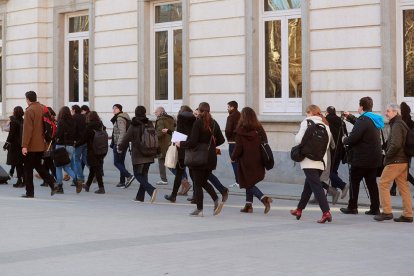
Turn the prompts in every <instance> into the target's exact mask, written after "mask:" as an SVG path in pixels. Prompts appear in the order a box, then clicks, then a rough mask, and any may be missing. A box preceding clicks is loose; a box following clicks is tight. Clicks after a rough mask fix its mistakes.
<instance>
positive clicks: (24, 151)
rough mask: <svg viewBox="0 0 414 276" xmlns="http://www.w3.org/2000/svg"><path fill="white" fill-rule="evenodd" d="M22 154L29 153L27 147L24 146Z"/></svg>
mask: <svg viewBox="0 0 414 276" xmlns="http://www.w3.org/2000/svg"><path fill="white" fill-rule="evenodd" d="M22 154H23V155H24V156H26V155H27V148H22Z"/></svg>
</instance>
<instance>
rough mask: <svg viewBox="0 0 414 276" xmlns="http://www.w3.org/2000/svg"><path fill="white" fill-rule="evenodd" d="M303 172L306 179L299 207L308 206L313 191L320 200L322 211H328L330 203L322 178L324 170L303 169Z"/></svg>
mask: <svg viewBox="0 0 414 276" xmlns="http://www.w3.org/2000/svg"><path fill="white" fill-rule="evenodd" d="M303 172H304V173H305V176H306V179H305V185H304V186H303V191H302V195H301V197H300V201H299V204H298V209H302V210H303V209H305V208H306V205H307V204H308V202H309V199H310V197H311V195H312V193H313V194H314V195H315V198H316V199H317V200H318V203H319V207H320V208H321V210H322V212H324V213H325V212H328V211H329V203H328V200H327V199H326V196H325V192H324V191H323V188H322V183H321V179H320V177H321V174H322V171H321V170H318V169H303Z"/></svg>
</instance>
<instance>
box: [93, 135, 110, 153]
mask: <svg viewBox="0 0 414 276" xmlns="http://www.w3.org/2000/svg"><path fill="white" fill-rule="evenodd" d="M93 132H94V133H95V135H94V136H93V143H92V148H93V152H94V153H95V155H101V156H105V155H106V154H107V153H108V133H107V132H106V131H105V130H103V129H101V130H93Z"/></svg>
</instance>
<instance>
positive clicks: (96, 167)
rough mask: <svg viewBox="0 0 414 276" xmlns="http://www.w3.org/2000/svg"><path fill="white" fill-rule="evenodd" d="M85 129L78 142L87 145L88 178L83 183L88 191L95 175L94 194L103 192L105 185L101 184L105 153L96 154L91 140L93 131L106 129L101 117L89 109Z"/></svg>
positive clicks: (93, 134)
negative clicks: (96, 183) (96, 187)
mask: <svg viewBox="0 0 414 276" xmlns="http://www.w3.org/2000/svg"><path fill="white" fill-rule="evenodd" d="M86 123H87V124H86V131H85V135H84V136H83V138H82V139H81V140H80V141H79V142H78V143H79V144H80V145H83V144H85V143H86V145H87V161H88V165H89V175H88V180H87V181H86V183H85V185H83V187H84V189H85V191H87V192H89V188H90V187H91V185H92V181H93V179H94V178H95V177H96V181H97V182H98V187H99V189H98V190H96V191H95V194H104V193H105V187H104V184H103V176H102V172H103V163H104V158H105V155H97V154H95V152H94V150H93V141H94V137H95V131H100V130H106V128H105V126H104V125H103V124H102V121H101V119H100V118H99V115H98V113H96V111H91V112H90V113H89V114H88V116H87V117H86Z"/></svg>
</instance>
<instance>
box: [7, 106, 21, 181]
mask: <svg viewBox="0 0 414 276" xmlns="http://www.w3.org/2000/svg"><path fill="white" fill-rule="evenodd" d="M23 115H24V111H23V108H22V107H21V106H16V107H15V108H14V110H13V116H10V132H9V135H8V136H7V139H6V147H7V149H8V152H7V165H11V166H16V171H17V182H16V184H14V185H13V187H15V188H22V187H24V186H25V185H24V181H23V154H22V133H23Z"/></svg>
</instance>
